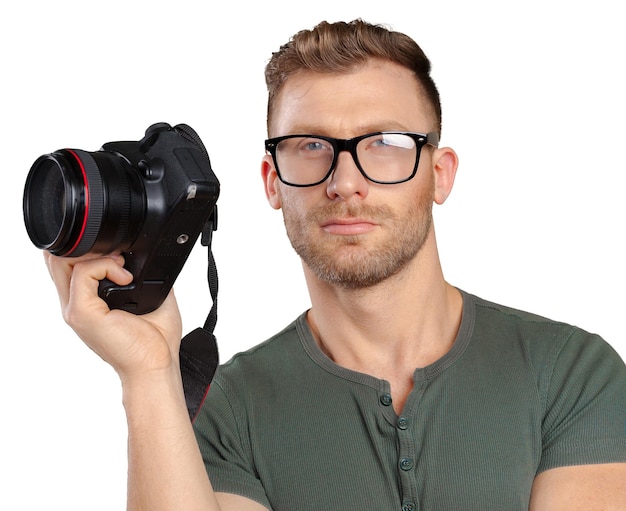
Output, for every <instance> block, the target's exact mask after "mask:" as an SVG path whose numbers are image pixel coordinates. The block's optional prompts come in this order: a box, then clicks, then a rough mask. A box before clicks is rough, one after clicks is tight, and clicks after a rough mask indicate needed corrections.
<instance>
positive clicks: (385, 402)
mask: <svg viewBox="0 0 626 511" xmlns="http://www.w3.org/2000/svg"><path fill="white" fill-rule="evenodd" d="M380 402H381V403H382V404H383V406H391V395H389V394H383V395H382V396H380Z"/></svg>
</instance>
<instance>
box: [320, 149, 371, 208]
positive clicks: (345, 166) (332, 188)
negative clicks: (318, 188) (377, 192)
mask: <svg viewBox="0 0 626 511" xmlns="http://www.w3.org/2000/svg"><path fill="white" fill-rule="evenodd" d="M368 191H369V184H368V181H367V179H366V178H365V176H364V175H363V174H361V171H360V170H359V168H358V167H357V166H356V162H355V161H354V158H353V157H352V155H351V154H350V152H349V151H341V152H340V153H339V155H338V156H337V164H336V165H335V169H334V170H333V172H332V173H331V175H330V178H329V180H328V182H327V185H326V193H327V194H328V197H329V198H331V199H336V198H342V199H344V200H347V199H349V198H350V197H352V196H353V195H358V196H360V197H361V198H362V199H364V198H365V197H366V196H367V193H368Z"/></svg>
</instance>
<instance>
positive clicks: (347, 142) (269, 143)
mask: <svg viewBox="0 0 626 511" xmlns="http://www.w3.org/2000/svg"><path fill="white" fill-rule="evenodd" d="M376 135H408V136H409V137H411V138H412V139H413V140H414V141H415V145H416V146H417V151H416V154H415V165H414V166H413V171H412V172H411V175H410V176H409V177H407V178H405V179H400V180H397V181H379V180H377V179H372V178H371V177H369V176H368V175H367V174H366V172H365V171H364V170H363V167H361V162H359V158H358V156H357V154H356V146H357V144H358V143H359V142H360V141H361V140H363V139H366V138H368V137H372V136H376ZM301 137H310V138H317V139H320V140H325V141H326V142H329V143H330V145H332V147H333V151H334V153H333V161H332V162H331V164H330V168H329V169H328V172H327V173H326V175H325V176H324V177H323V178H322V179H320V180H319V181H316V182H315V183H311V184H306V185H302V184H295V183H290V182H289V181H285V179H283V176H282V175H281V173H280V169H279V168H278V162H277V161H276V148H277V147H278V144H279V143H280V142H282V141H283V140H287V139H290V138H301ZM425 145H430V146H433V147H438V146H439V134H438V133H437V132H435V131H431V132H429V133H417V132H413V131H375V132H373V133H366V134H365V135H359V136H358V137H354V138H348V139H346V138H333V137H325V136H322V135H307V134H302V135H300V134H297V135H284V136H282V137H274V138H268V139H267V140H266V141H265V150H266V151H267V152H268V153H270V155H271V156H272V160H273V161H274V168H275V169H276V174H277V175H278V179H280V181H281V182H282V183H284V184H286V185H289V186H296V187H298V188H306V187H309V186H317V185H319V184H322V183H323V182H324V181H326V180H327V179H328V178H329V176H330V175H331V174H332V173H333V170H335V167H336V166H337V160H338V158H339V153H341V152H343V151H348V152H349V153H350V154H351V155H352V159H353V160H354V163H355V164H356V166H357V168H358V169H359V172H360V173H361V174H362V175H363V177H365V178H366V179H368V180H369V181H371V182H373V183H377V184H381V185H395V184H399V183H406V182H407V181H410V180H411V179H413V178H414V177H415V174H417V167H418V166H419V162H420V156H421V154H422V148H423V147H424V146H425Z"/></svg>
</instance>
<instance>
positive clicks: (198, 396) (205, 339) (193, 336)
mask: <svg viewBox="0 0 626 511" xmlns="http://www.w3.org/2000/svg"><path fill="white" fill-rule="evenodd" d="M174 129H175V130H176V131H177V132H178V133H179V134H181V135H182V136H184V137H185V138H187V139H188V140H191V141H192V142H193V143H194V144H196V145H197V146H198V147H199V148H200V149H201V150H202V152H203V153H204V155H205V156H206V157H207V158H208V157H209V155H208V152H207V150H206V148H205V147H204V144H203V143H202V140H201V139H200V137H199V136H198V134H197V133H196V132H195V131H194V130H193V129H192V128H191V127H190V126H188V125H186V124H178V125H176V126H175V127H174ZM215 230H217V206H215V207H214V209H213V212H212V213H211V216H210V217H209V219H208V220H207V222H206V224H205V225H204V227H203V229H202V236H201V238H200V242H201V243H202V245H203V246H205V247H207V251H208V258H209V262H208V272H207V278H208V281H209V291H210V293H211V299H212V300H213V305H212V306H211V310H210V311H209V315H208V316H207V319H206V321H205V323H204V326H202V327H199V328H196V329H195V330H193V331H191V332H189V333H188V334H187V335H185V337H183V339H182V341H181V344H180V372H181V375H182V379H183V390H184V392H185V401H186V402H187V411H188V412H189V418H190V419H191V421H192V422H193V421H194V419H195V418H196V415H197V413H198V411H199V410H200V407H201V406H202V403H203V402H204V399H205V397H206V394H207V392H208V390H209V386H210V385H211V381H212V380H213V375H214V374H215V371H216V370H217V366H218V365H219V353H218V349H217V340H216V338H215V335H214V334H213V331H214V329H215V325H216V324H217V290H218V280H217V266H216V264H215V258H214V257H213V251H212V250H211V241H212V238H213V231H215Z"/></svg>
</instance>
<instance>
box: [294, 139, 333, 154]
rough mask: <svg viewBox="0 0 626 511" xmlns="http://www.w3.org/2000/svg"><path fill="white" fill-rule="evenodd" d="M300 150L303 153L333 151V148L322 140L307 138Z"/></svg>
mask: <svg viewBox="0 0 626 511" xmlns="http://www.w3.org/2000/svg"><path fill="white" fill-rule="evenodd" d="M298 147H299V150H300V151H303V152H318V151H332V150H333V148H332V146H331V145H330V144H329V143H328V142H326V140H322V139H320V138H305V139H302V140H301V142H300V144H299V145H298Z"/></svg>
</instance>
